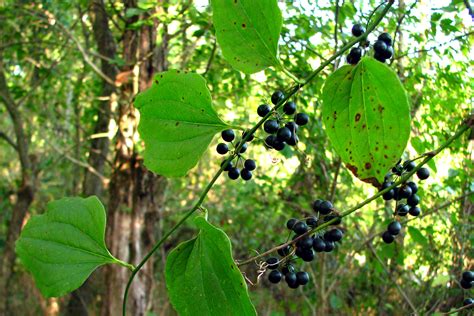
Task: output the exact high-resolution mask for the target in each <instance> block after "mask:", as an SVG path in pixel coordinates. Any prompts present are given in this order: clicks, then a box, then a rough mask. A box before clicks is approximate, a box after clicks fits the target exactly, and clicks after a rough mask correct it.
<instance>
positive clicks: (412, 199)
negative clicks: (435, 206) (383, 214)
mask: <svg viewBox="0 0 474 316" xmlns="http://www.w3.org/2000/svg"><path fill="white" fill-rule="evenodd" d="M418 203H420V197H419V196H418V195H416V194H412V195H411V196H410V197H409V198H408V199H407V204H408V205H410V206H417V205H418Z"/></svg>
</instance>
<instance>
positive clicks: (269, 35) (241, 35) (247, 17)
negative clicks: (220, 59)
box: [211, 0, 282, 74]
mask: <svg viewBox="0 0 474 316" xmlns="http://www.w3.org/2000/svg"><path fill="white" fill-rule="evenodd" d="M211 5H212V11H213V21H214V27H215V29H216V36H217V41H218V42H219V45H220V47H221V49H222V53H223V55H224V58H225V59H226V60H227V61H228V62H229V63H230V64H231V65H232V67H234V68H235V69H237V70H240V71H242V72H245V73H247V74H251V73H255V72H258V71H260V70H263V69H265V68H267V67H269V66H278V65H279V61H278V59H277V53H278V38H279V37H280V30H281V26H282V16H281V12H280V9H279V8H278V3H277V0H260V1H255V0H235V1H229V0H211Z"/></svg>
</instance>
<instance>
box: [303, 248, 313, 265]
mask: <svg viewBox="0 0 474 316" xmlns="http://www.w3.org/2000/svg"><path fill="white" fill-rule="evenodd" d="M301 259H303V261H305V262H310V261H313V260H314V252H313V249H311V248H309V249H306V248H303V251H302V253H301Z"/></svg>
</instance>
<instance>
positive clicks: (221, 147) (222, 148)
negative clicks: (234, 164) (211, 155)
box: [216, 143, 229, 155]
mask: <svg viewBox="0 0 474 316" xmlns="http://www.w3.org/2000/svg"><path fill="white" fill-rule="evenodd" d="M216 150H217V152H218V153H219V154H221V155H225V154H227V153H228V152H229V147H228V146H227V144H224V143H220V144H218V145H217V148H216Z"/></svg>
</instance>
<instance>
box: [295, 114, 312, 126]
mask: <svg viewBox="0 0 474 316" xmlns="http://www.w3.org/2000/svg"><path fill="white" fill-rule="evenodd" d="M308 122H309V116H308V114H306V113H298V114H296V115H295V123H296V124H298V125H299V126H303V125H306V124H308Z"/></svg>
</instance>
